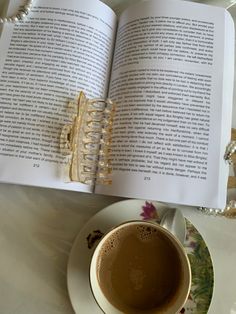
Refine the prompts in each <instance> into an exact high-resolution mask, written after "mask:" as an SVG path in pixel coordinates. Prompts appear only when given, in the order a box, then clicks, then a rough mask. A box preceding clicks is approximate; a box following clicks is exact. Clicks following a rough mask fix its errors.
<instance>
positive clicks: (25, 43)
mask: <svg viewBox="0 0 236 314" xmlns="http://www.w3.org/2000/svg"><path fill="white" fill-rule="evenodd" d="M115 32H116V16H115V14H114V13H113V11H112V10H111V9H110V8H109V7H107V6H106V5H105V4H103V3H101V2H100V1H96V0H92V1H88V2H87V1H82V0H81V1H77V0H69V1H62V0H61V1H58V0H52V1H50V2H48V1H46V0H40V1H36V2H35V5H34V6H33V8H32V11H31V13H30V15H29V17H28V18H27V19H26V20H24V21H20V22H19V23H17V24H15V25H13V24H6V25H4V29H3V33H2V36H1V40H0V51H1V57H0V120H1V123H0V180H1V181H3V182H13V183H20V184H27V185H38V186H46V187H54V188H62V189H70V190H79V191H89V190H91V187H88V186H87V185H83V184H79V183H65V182H64V180H65V178H64V177H63V172H64V167H65V158H64V157H63V156H62V155H61V153H60V151H59V139H60V133H61V130H62V127H63V126H64V125H65V124H67V123H70V122H71V120H70V118H69V113H68V111H67V106H68V102H69V101H71V100H74V99H76V97H77V96H78V94H79V91H80V90H83V91H84V92H85V94H86V95H87V96H88V97H89V98H90V97H92V98H93V97H106V95H107V89H108V79H109V75H110V66H111V59H112V53H113V46H114V37H115Z"/></svg>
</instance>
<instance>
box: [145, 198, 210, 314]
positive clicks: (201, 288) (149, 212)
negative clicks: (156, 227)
mask: <svg viewBox="0 0 236 314" xmlns="http://www.w3.org/2000/svg"><path fill="white" fill-rule="evenodd" d="M140 216H141V217H142V219H143V220H151V221H155V222H159V221H160V213H159V211H158V209H157V208H156V207H155V206H154V205H153V204H152V203H149V202H145V204H144V205H143V206H142V212H141V214H140ZM186 225H187V235H186V240H185V243H184V247H185V249H186V252H187V254H188V258H189V261H190V264H191V271H192V287H191V291H190V294H189V297H188V300H187V302H186V304H185V306H184V307H183V309H182V310H181V311H180V313H184V314H190V313H191V314H206V313H207V311H208V308H209V306H210V303H211V298H212V294H213V284H214V272H213V265H212V260H211V256H210V253H209V250H208V248H207V246H206V243H205V241H204V240H203V238H202V236H201V235H200V233H199V232H198V230H197V229H196V228H195V227H194V226H193V225H192V224H191V223H190V222H189V221H188V220H187V219H186Z"/></svg>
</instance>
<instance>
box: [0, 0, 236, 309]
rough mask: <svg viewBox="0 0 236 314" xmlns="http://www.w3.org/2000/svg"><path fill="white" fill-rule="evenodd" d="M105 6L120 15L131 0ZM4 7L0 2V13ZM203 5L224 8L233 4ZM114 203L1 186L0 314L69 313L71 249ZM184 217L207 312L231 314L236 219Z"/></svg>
mask: <svg viewBox="0 0 236 314" xmlns="http://www.w3.org/2000/svg"><path fill="white" fill-rule="evenodd" d="M105 2H107V3H108V4H109V5H110V6H112V7H113V8H115V9H116V10H117V11H118V12H119V11H120V10H121V8H123V7H125V6H126V5H127V4H128V3H131V2H134V1H125V0H123V1H122V0H107V1H105ZM200 2H201V1H200ZM202 2H206V1H202ZM6 3H7V1H6V0H0V12H1V11H2V10H3V9H4V6H5V4H6ZM208 3H212V4H215V3H217V4H218V5H222V6H228V5H230V3H232V1H219V0H218V1H208ZM233 11H234V8H233V9H232V12H233ZM233 13H234V12H233ZM235 13H236V9H235ZM235 17H236V14H235ZM234 117H235V109H234ZM233 125H234V127H236V119H235V118H234V121H233ZM235 197H236V195H235ZM118 200H121V199H120V198H115V197H106V196H99V195H88V194H83V193H76V192H68V191H58V190H50V189H43V188H34V187H24V186H16V185H7V184H0V314H41V313H42V314H47V313H49V314H60V313H61V314H73V309H72V307H71V304H70V300H69V297H68V292H67V286H66V268H67V260H68V256H69V253H70V249H71V246H72V244H73V241H74V239H75V237H76V235H77V234H78V232H79V231H80V229H81V228H82V226H83V225H84V224H85V223H86V221H88V220H89V218H90V217H91V216H92V215H94V214H95V213H96V212H98V211H99V210H101V209H102V208H104V207H105V206H107V205H109V204H111V203H113V202H115V201H118ZM184 214H185V216H186V217H187V218H188V219H189V220H190V221H191V222H192V223H193V224H194V225H195V226H196V227H197V229H198V230H199V231H200V233H201V234H202V236H203V237H204V239H205V240H206V242H207V245H208V248H209V250H210V253H211V256H212V259H213V264H214V271H215V286H214V294H213V299H212V303H211V306H210V310H209V313H210V314H236V267H235V265H236V220H227V219H224V218H215V217H208V216H203V215H202V214H201V213H199V212H198V211H197V210H196V209H194V208H187V207H186V208H184ZM79 314H90V313H79ZM91 314H92V313H91Z"/></svg>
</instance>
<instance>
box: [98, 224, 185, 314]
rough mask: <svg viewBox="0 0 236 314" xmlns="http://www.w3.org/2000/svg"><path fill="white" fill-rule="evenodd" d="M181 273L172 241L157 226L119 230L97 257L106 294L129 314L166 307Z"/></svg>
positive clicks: (179, 284) (118, 307)
mask: <svg viewBox="0 0 236 314" xmlns="http://www.w3.org/2000/svg"><path fill="white" fill-rule="evenodd" d="M182 272H183V270H182V266H181V262H180V258H179V255H178V252H177V250H176V248H175V247H174V245H173V244H172V243H171V241H170V240H169V239H168V238H167V237H166V236H165V235H163V233H161V232H160V231H159V230H157V229H156V228H155V227H153V228H152V227H149V226H144V225H142V224H138V225H133V226H124V227H122V228H120V229H118V230H117V231H116V232H115V233H113V234H112V235H111V236H110V237H109V238H108V239H107V241H106V242H105V243H104V245H103V246H102V248H101V250H100V254H99V256H98V260H97V277H98V281H99V285H100V287H101V289H102V291H103V293H104V295H105V297H106V298H107V300H108V301H109V302H110V303H111V304H112V305H113V306H115V307H116V308H117V309H119V310H120V311H123V312H124V313H129V314H130V313H135V314H137V313H155V312H156V311H157V312H161V311H162V310H164V309H167V308H168V306H169V305H170V303H171V304H172V302H174V301H175V297H176V296H177V294H178V290H179V289H180V287H181V281H182ZM153 311H154V312H153Z"/></svg>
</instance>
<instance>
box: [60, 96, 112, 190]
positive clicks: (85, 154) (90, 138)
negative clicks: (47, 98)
mask: <svg viewBox="0 0 236 314" xmlns="http://www.w3.org/2000/svg"><path fill="white" fill-rule="evenodd" d="M68 108H69V112H70V117H71V120H72V122H71V123H70V124H68V125H65V126H64V127H63V129H62V132H61V137H60V149H61V152H62V154H64V155H68V156H69V159H70V160H69V164H68V165H67V171H68V177H69V180H70V181H77V182H81V183H85V184H91V185H93V184H94V183H95V181H96V183H100V184H111V177H110V175H111V149H110V146H111V141H112V126H113V120H114V115H115V104H114V103H113V102H112V101H111V100H110V99H88V98H86V96H85V94H84V93H83V92H80V94H79V96H78V99H77V101H76V102H70V103H69V105H68Z"/></svg>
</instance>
